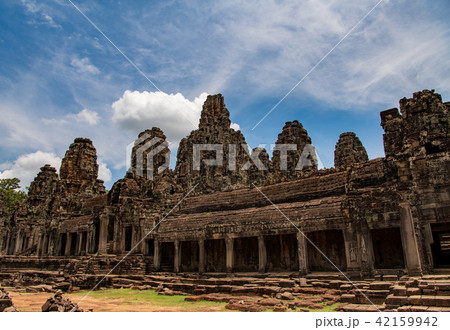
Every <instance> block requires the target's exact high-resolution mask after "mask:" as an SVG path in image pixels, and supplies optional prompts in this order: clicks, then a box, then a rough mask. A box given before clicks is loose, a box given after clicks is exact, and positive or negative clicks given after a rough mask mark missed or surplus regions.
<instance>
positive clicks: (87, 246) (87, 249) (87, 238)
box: [85, 231, 89, 255]
mask: <svg viewBox="0 0 450 330" xmlns="http://www.w3.org/2000/svg"><path fill="white" fill-rule="evenodd" d="M85 251H86V255H88V254H89V232H88V231H87V232H86V247H85Z"/></svg>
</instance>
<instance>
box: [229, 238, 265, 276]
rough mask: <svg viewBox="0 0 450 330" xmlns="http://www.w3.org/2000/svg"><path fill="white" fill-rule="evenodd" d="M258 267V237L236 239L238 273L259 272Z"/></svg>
mask: <svg viewBox="0 0 450 330" xmlns="http://www.w3.org/2000/svg"><path fill="white" fill-rule="evenodd" d="M258 266H259V257H258V237H238V238H235V239H234V270H235V271H237V272H257V271H258Z"/></svg>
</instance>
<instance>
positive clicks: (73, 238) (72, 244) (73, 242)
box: [69, 233, 78, 256]
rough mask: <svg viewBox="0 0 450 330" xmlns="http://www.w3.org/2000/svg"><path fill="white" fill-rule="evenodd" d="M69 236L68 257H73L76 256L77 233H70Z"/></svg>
mask: <svg viewBox="0 0 450 330" xmlns="http://www.w3.org/2000/svg"><path fill="white" fill-rule="evenodd" d="M69 235H70V250H69V251H70V255H71V256H74V255H76V254H77V239H78V235H77V233H71V234H69Z"/></svg>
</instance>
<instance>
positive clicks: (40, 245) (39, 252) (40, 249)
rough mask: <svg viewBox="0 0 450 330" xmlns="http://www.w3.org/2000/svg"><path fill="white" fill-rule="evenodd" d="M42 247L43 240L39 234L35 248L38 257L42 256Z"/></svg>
mask: <svg viewBox="0 0 450 330" xmlns="http://www.w3.org/2000/svg"><path fill="white" fill-rule="evenodd" d="M43 246H44V239H43V237H42V234H39V236H38V243H37V247H36V254H37V255H38V256H40V255H42V247H43Z"/></svg>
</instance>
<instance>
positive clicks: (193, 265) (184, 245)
mask: <svg viewBox="0 0 450 330" xmlns="http://www.w3.org/2000/svg"><path fill="white" fill-rule="evenodd" d="M180 249H181V265H180V270H181V271H182V272H197V271H198V260H199V249H198V242H197V241H185V242H180Z"/></svg>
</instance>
